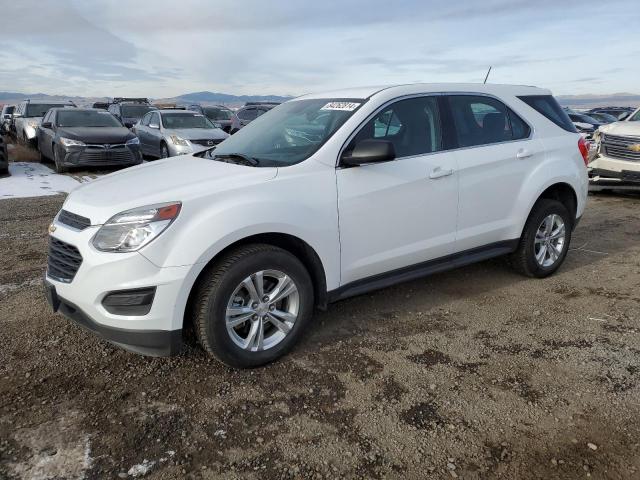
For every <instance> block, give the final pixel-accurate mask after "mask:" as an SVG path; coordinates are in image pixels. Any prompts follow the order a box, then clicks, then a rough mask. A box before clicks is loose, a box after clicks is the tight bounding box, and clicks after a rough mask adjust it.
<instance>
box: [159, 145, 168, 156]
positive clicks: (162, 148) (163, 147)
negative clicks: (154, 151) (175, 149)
mask: <svg viewBox="0 0 640 480" xmlns="http://www.w3.org/2000/svg"><path fill="white" fill-rule="evenodd" d="M169 156H170V155H169V147H167V144H166V143H164V142H162V143H161V144H160V158H169Z"/></svg>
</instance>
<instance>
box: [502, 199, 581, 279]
mask: <svg viewBox="0 0 640 480" xmlns="http://www.w3.org/2000/svg"><path fill="white" fill-rule="evenodd" d="M572 230H573V219H572V217H571V215H570V214H569V212H568V210H567V209H566V207H565V206H564V205H563V204H562V203H560V202H559V201H557V200H551V199H545V198H543V199H540V200H538V202H537V203H536V204H535V206H534V207H533V210H532V211H531V214H530V215H529V218H528V219H527V223H526V224H525V227H524V231H523V233H522V237H521V238H520V243H519V245H518V249H517V250H516V251H515V252H514V253H513V254H512V255H511V263H512V265H513V266H514V268H515V269H516V270H518V271H519V272H520V273H522V274H524V275H527V276H529V277H538V278H543V277H547V276H549V275H551V274H552V273H554V272H555V271H556V270H558V268H560V265H562V263H563V262H564V259H565V257H566V256H567V251H568V250H569V243H570V241H571V232H572Z"/></svg>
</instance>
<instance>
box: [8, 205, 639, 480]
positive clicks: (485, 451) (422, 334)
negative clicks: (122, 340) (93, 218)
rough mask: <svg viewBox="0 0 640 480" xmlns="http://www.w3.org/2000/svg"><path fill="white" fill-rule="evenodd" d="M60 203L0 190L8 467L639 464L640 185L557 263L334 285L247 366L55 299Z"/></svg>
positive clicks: (116, 474) (29, 470) (337, 473)
mask: <svg viewBox="0 0 640 480" xmlns="http://www.w3.org/2000/svg"><path fill="white" fill-rule="evenodd" d="M62 201H63V197H61V196H53V197H41V198H36V199H21V200H2V201H0V255H1V258H2V261H1V262H0V345H2V348H1V349H0V379H1V381H0V478H25V479H26V478H29V479H54V478H56V479H57V478H77V479H80V478H88V479H98V478H100V479H102V478H133V477H135V476H137V477H141V476H144V477H145V478H149V479H175V478H204V479H222V478H224V479H235V478H247V479H280V478H283V479H287V478H299V479H309V478H332V479H333V478H367V479H368V478H373V479H376V478H403V479H423V478H465V479H475V478H477V479H480V478H482V479H486V478H505V479H514V478H518V479H528V478H558V479H567V478H586V477H589V476H591V477H593V478H611V479H620V478H640V456H639V453H640V435H639V434H638V432H639V431H640V415H639V414H640V402H639V401H638V398H639V396H638V395H639V393H640V386H639V375H640V339H639V338H638V332H639V329H640V325H639V320H640V236H639V235H638V234H639V232H640V197H638V196H635V197H634V196H626V197H623V196H613V195H598V196H591V197H590V199H589V205H588V210H587V213H586V214H585V217H584V219H583V221H582V223H581V224H580V226H579V227H578V229H577V230H576V232H575V235H574V238H573V243H572V251H571V252H570V254H569V256H568V258H567V261H566V263H565V265H564V266H563V268H562V269H561V270H560V272H559V273H558V274H556V275H555V276H553V277H552V278H548V279H545V280H532V279H526V278H523V277H520V276H518V275H516V274H515V273H513V272H512V271H511V270H510V269H509V268H508V267H507V266H506V265H505V263H504V261H502V260H495V261H489V262H484V263H481V264H478V265H474V266H470V267H467V268H463V269H460V270H457V271H452V272H448V273H443V274H438V275H435V276H432V277H429V278H427V279H423V280H419V281H414V282H410V283H406V284H403V285H400V286H396V287H393V288H388V289H386V290H382V291H380V292H377V293H374V294H370V295H365V296H361V297H357V298H353V299H350V300H347V301H343V302H340V303H338V304H335V305H332V306H331V307H330V309H329V311H328V312H325V313H318V314H317V315H316V317H315V323H314V325H313V327H312V328H311V331H309V332H308V334H307V335H306V337H305V338H304V340H303V341H302V343H301V344H300V345H299V346H298V347H297V348H296V349H295V350H294V352H293V353H292V354H290V355H289V356H287V357H285V358H283V359H282V360H281V361H279V362H277V363H275V364H273V365H270V366H267V367H265V368H260V369H256V370H251V371H234V370H230V369H228V368H226V367H224V366H222V365H221V364H219V363H217V362H216V361H215V360H213V359H210V358H208V357H207V356H206V355H205V354H204V353H203V352H202V351H201V350H199V349H197V348H194V347H188V348H186V349H185V351H184V352H183V354H182V355H180V356H178V357H174V358H169V359H153V358H145V357H141V356H137V355H134V354H131V353H127V352H125V351H122V350H119V349H118V348H115V347H112V346H110V345H108V344H106V343H103V342H102V341H100V340H98V339H97V338H95V337H93V336H92V335H91V334H89V333H86V332H85V331H83V330H81V329H80V328H78V327H76V326H74V325H72V324H71V323H70V322H69V321H68V320H66V319H65V318H64V317H62V316H60V315H57V314H52V313H51V312H50V310H49V309H48V307H47V305H46V303H45V300H44V298H43V295H42V291H41V287H40V279H41V276H42V274H43V271H44V268H45V261H46V242H47V233H46V229H47V226H48V224H49V222H50V220H51V218H52V217H53V216H54V214H55V213H56V211H57V210H58V209H59V208H60V206H61V204H62Z"/></svg>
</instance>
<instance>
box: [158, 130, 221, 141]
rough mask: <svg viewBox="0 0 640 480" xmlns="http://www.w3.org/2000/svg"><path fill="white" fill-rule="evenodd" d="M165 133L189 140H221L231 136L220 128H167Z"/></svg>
mask: <svg viewBox="0 0 640 480" xmlns="http://www.w3.org/2000/svg"><path fill="white" fill-rule="evenodd" d="M164 133H165V135H177V136H179V137H182V138H185V139H187V140H221V139H224V138H227V137H228V136H229V135H228V134H227V133H225V132H223V131H222V130H220V129H219V128H179V129H178V128H165V130H164Z"/></svg>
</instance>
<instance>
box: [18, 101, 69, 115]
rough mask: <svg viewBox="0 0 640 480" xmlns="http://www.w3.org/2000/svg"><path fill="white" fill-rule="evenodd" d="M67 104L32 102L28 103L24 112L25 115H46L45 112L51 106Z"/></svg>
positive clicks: (56, 106)
mask: <svg viewBox="0 0 640 480" xmlns="http://www.w3.org/2000/svg"><path fill="white" fill-rule="evenodd" d="M65 106H67V105H62V104H60V103H30V104H28V105H27V109H26V110H25V112H24V116H25V117H44V114H45V113H47V112H48V111H49V109H51V108H60V107H65ZM68 106H71V105H68Z"/></svg>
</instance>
